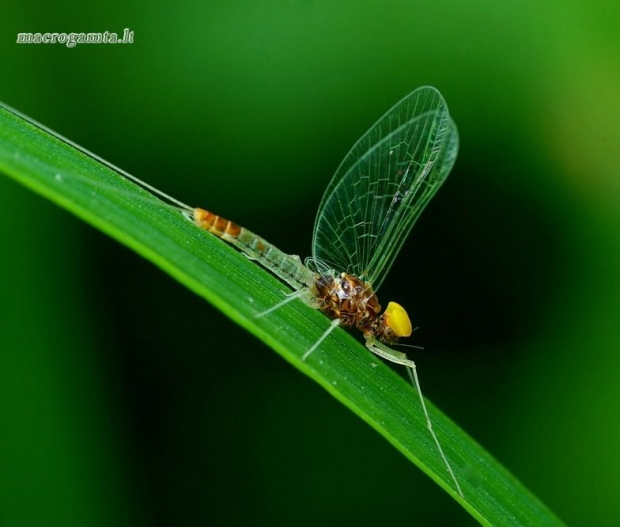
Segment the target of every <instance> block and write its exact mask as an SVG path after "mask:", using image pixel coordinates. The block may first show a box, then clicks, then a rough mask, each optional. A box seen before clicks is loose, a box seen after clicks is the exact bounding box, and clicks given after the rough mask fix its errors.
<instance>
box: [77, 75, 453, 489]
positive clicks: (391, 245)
mask: <svg viewBox="0 0 620 527" xmlns="http://www.w3.org/2000/svg"><path fill="white" fill-rule="evenodd" d="M67 142H69V141H67ZM69 143H70V142H69ZM71 144H72V143H71ZM74 146H77V145H74ZM457 152H458V133H457V129H456V125H455V124H454V121H453V120H452V119H451V118H450V115H449V112H448V106H447V104H446V102H445V100H444V99H443V97H442V96H441V94H440V93H439V91H437V90H436V89H435V88H432V87H430V86H425V87H421V88H418V89H416V90H414V91H413V92H411V93H410V94H409V95H407V96H406V97H404V98H403V99H402V100H401V101H400V102H398V103H396V104H395V105H394V106H393V107H392V108H391V109H390V110H388V111H387V113H385V115H383V117H381V118H380V119H379V120H378V121H377V122H376V123H375V124H374V125H373V126H371V127H370V129H369V130H368V131H367V132H366V133H365V134H364V135H363V136H362V137H361V138H360V139H359V140H358V141H357V143H355V145H354V146H353V148H352V149H351V150H350V151H349V153H348V154H347V155H346V156H345V158H344V160H343V161H342V163H341V164H340V166H339V167H338V169H337V170H336V173H335V175H334V177H333V178H332V180H331V182H330V183H329V185H328V186H327V190H326V191H325V194H324V196H323V199H322V201H321V204H320V206H319V210H318V213H317V217H316V221H315V225H314V234H313V240H312V256H311V257H310V258H307V259H306V260H305V262H304V263H302V261H301V259H300V258H299V257H298V256H294V255H288V254H285V253H284V252H282V251H280V250H279V249H277V248H276V247H275V246H273V245H272V244H270V243H269V242H267V241H266V240H264V239H263V238H261V237H260V236H257V235H256V234H254V233H252V232H250V231H249V230H247V229H245V228H243V227H240V226H239V225H237V224H235V223H233V222H231V221H229V220H226V219H224V218H222V217H220V216H218V215H216V214H214V213H212V212H210V211H207V210H205V209H201V208H195V207H190V206H188V205H186V204H185V203H182V202H180V201H178V200H176V199H175V198H173V197H171V196H169V195H167V194H165V193H163V192H161V191H160V190H158V189H156V188H154V187H152V186H151V185H148V184H147V183H145V182H143V181H142V180H139V179H138V178H135V177H134V176H131V175H130V174H127V173H126V172H124V171H120V172H121V173H122V174H123V175H124V176H126V177H128V178H129V179H131V180H133V181H135V182H136V183H138V184H140V185H141V186H142V187H143V188H145V189H147V190H150V191H151V192H153V193H155V194H157V195H159V196H161V197H163V198H165V199H166V200H168V201H169V202H170V203H172V204H174V206H175V208H177V207H178V208H179V209H180V210H181V211H182V212H183V213H184V214H185V216H187V217H188V218H189V219H191V220H192V221H193V222H194V223H195V224H196V225H197V226H198V227H200V228H201V229H204V230H206V231H208V232H210V233H212V234H214V235H215V236H217V237H219V238H221V239H222V240H224V241H226V242H228V243H229V244H231V245H233V246H234V247H236V248H237V249H239V250H240V251H241V252H243V253H244V254H245V255H246V256H248V257H249V258H251V259H253V260H255V261H256V262H257V263H259V264H261V265H262V266H263V267H265V268H266V269H268V270H269V271H271V272H272V273H273V274H275V275H276V276H277V277H278V278H280V279H281V280H282V281H284V282H286V283H287V284H288V285H289V286H290V287H291V288H292V289H293V290H294V293H291V294H289V295H287V296H286V298H284V299H283V300H282V301H281V302H280V303H278V304H276V305H275V306H273V307H271V308H270V309H268V310H267V311H265V312H263V313H260V314H259V315H257V316H265V315H268V314H269V313H270V312H272V311H273V310H275V309H278V308H280V307H281V306H282V305H284V304H286V303H288V302H290V301H292V300H295V299H297V298H299V299H301V300H303V301H304V302H305V303H306V304H308V305H309V306H311V307H312V308H316V309H318V310H320V311H322V312H323V313H325V314H326V315H327V316H328V317H329V318H330V319H331V323H330V325H329V327H328V328H327V329H326V330H325V332H324V333H323V334H322V336H321V337H320V338H319V339H318V340H317V341H316V342H315V343H314V344H313V345H312V346H311V347H310V348H309V349H308V350H307V351H306V352H305V353H304V355H303V357H302V358H303V360H306V359H308V357H309V356H310V355H311V353H313V352H314V351H315V350H316V349H317V348H318V347H319V346H320V344H321V342H323V341H324V340H325V339H326V338H327V337H328V335H329V334H330V333H331V332H332V331H333V330H335V329H336V328H337V327H338V326H341V327H345V328H353V327H355V328H357V329H359V330H360V331H361V332H362V333H363V335H364V339H365V341H366V347H367V348H368V349H369V350H370V351H371V352H372V353H374V354H376V355H378V356H380V357H382V358H384V359H386V360H388V361H391V362H394V363H397V364H401V365H403V366H406V367H407V370H408V372H409V375H410V377H411V380H412V382H413V384H414V386H415V389H416V390H417V394H418V397H419V399H420V403H421V406H422V410H423V413H424V417H425V419H426V424H427V428H428V430H429V432H430V434H431V436H432V438H433V441H434V443H435V445H436V447H437V450H438V452H439V454H440V456H441V459H442V461H443V463H444V465H445V467H446V469H447V471H448V473H449V475H450V477H451V478H452V480H453V482H454V484H455V487H456V490H457V491H458V493H459V495H460V496H461V497H462V496H463V493H462V491H461V488H460V485H459V483H458V480H457V478H456V476H455V474H454V471H453V470H452V467H451V465H450V463H449V461H448V459H447V457H446V455H445V454H444V452H443V449H442V447H441V444H440V442H439V440H438V438H437V436H436V434H435V431H434V429H433V425H432V422H431V419H430V416H429V414H428V410H427V408H426V404H425V402H424V397H423V396H422V391H421V388H420V383H419V381H418V375H417V372H416V366H415V363H414V362H413V361H412V360H410V359H408V358H407V356H406V355H405V354H404V353H401V352H399V351H395V350H394V349H392V348H391V347H390V346H391V345H394V344H396V343H397V341H398V340H399V339H400V338H402V337H408V336H410V335H411V333H412V325H411V322H410V320H409V316H408V315H407V312H406V311H405V309H404V308H403V307H401V306H400V305H398V304H397V303H395V302H390V303H389V304H388V306H387V308H386V309H385V311H383V312H381V305H380V304H379V301H378V299H377V296H376V291H377V290H378V289H379V287H380V286H381V284H382V283H383V280H384V278H385V276H386V275H387V272H388V270H389V269H390V267H391V266H392V263H393V262H394V259H395V258H396V255H397V254H398V252H399V250H400V248H401V247H402V245H403V243H404V241H405V239H406V237H407V235H408V234H409V232H410V230H411V228H412V227H413V225H414V223H415V222H416V220H417V219H418V217H419V216H420V214H421V213H422V211H423V210H424V208H425V207H426V205H427V204H428V202H429V201H430V200H431V198H432V197H433V196H434V194H435V193H436V192H437V190H438V189H439V187H440V186H441V184H442V183H443V182H444V181H445V179H446V178H447V176H448V174H449V173H450V170H451V169H452V166H453V165H454V162H455V160H456V156H457ZM89 155H91V156H92V154H89ZM92 157H94V158H96V159H99V158H97V156H92ZM115 170H118V169H116V168H115Z"/></svg>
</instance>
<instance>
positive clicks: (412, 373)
mask: <svg viewBox="0 0 620 527" xmlns="http://www.w3.org/2000/svg"><path fill="white" fill-rule="evenodd" d="M366 347H367V348H368V349H369V350H370V351H372V352H373V353H374V354H375V355H379V357H382V358H384V359H386V360H389V361H391V362H395V363H396V364H402V365H403V366H406V367H407V373H408V374H409V378H410V379H411V383H412V384H413V386H414V387H415V389H416V391H417V392H418V396H419V398H420V404H421V405H422V411H423V412H424V417H425V418H426V428H427V429H428V431H429V432H430V434H431V436H432V437H433V441H434V442H435V445H436V446H437V450H438V451H439V455H440V456H441V459H442V460H443V463H444V465H445V466H446V468H447V469H448V473H449V474H450V477H451V478H452V481H454V484H455V485H456V490H457V491H458V493H459V496H461V498H463V497H464V496H463V491H462V490H461V486H460V485H459V482H458V480H457V479H456V476H455V475H454V471H453V470H452V466H451V465H450V463H449V461H448V458H447V457H446V455H445V454H444V452H443V448H441V444H440V443H439V439H437V436H436V435H435V430H434V429H433V423H432V421H431V418H430V416H429V415H428V410H427V409H426V403H425V402H424V396H423V395H422V389H421V388H420V381H419V380H418V372H417V370H416V366H415V363H414V362H413V361H412V360H409V359H408V358H407V356H406V355H405V354H404V353H400V352H398V351H394V350H393V349H390V348H388V347H387V346H385V345H384V344H382V343H381V342H377V341H376V340H374V339H367V340H366Z"/></svg>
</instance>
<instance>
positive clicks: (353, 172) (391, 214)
mask: <svg viewBox="0 0 620 527" xmlns="http://www.w3.org/2000/svg"><path fill="white" fill-rule="evenodd" d="M457 152H458V133H457V130H456V125H455V124H454V122H453V121H452V120H451V119H450V116H449V114H448V106H447V105H446V102H445V101H444V99H443V97H442V96H441V94H440V93H439V92H438V91H437V90H436V89H435V88H432V87H430V86H425V87H422V88H418V89H416V90H414V91H413V92H412V93H410V94H409V95H407V96H406V97H405V98H404V99H402V100H401V101H400V102H398V103H397V104H396V105H395V106H394V107H392V108H391V109H390V110H389V111H388V112H387V113H386V114H385V115H384V116H383V117H381V119H379V120H378V121H377V122H376V123H375V124H374V125H373V126H372V127H371V128H370V130H368V132H366V133H365V134H364V135H363V136H362V137H361V139H360V140H359V141H358V142H357V143H355V145H354V146H353V148H352V149H351V151H350V152H349V153H348V154H347V155H346V157H345V158H344V160H343V161H342V163H341V164H340V166H339V167H338V170H336V174H335V175H334V177H333V178H332V180H331V182H330V183H329V185H328V187H327V190H326V192H325V195H324V196H323V200H322V201H321V205H320V206H319V212H318V214H317V218H316V222H315V225H314V236H313V240H312V256H313V259H314V260H315V262H319V263H320V264H321V266H323V265H326V266H327V267H329V268H331V269H333V270H335V271H338V272H343V271H344V272H347V273H350V274H354V275H355V276H358V277H360V278H362V279H363V280H366V281H368V282H369V283H371V284H372V285H373V287H374V289H375V291H376V290H377V289H378V288H379V286H380V285H381V283H382V282H383V278H384V277H385V275H386V274H387V271H388V270H389V268H390V267H391V265H392V263H393V262H394V258H395V257H396V254H397V253H398V251H399V250H400V248H401V246H402V244H403V243H404V241H405V238H406V237H407V235H408V234H409V231H410V230H411V228H412V227H413V224H414V223H415V221H416V220H417V219H418V217H419V216H420V213H421V212H422V211H423V210H424V207H426V205H427V203H428V202H429V201H430V199H431V198H432V197H433V195H434V194H435V192H437V189H438V188H439V187H440V186H441V184H442V183H443V182H444V180H445V179H446V177H447V176H448V174H449V173H450V170H451V169H452V166H453V165H454V161H455V159H456V155H457Z"/></svg>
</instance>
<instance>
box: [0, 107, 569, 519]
mask: <svg viewBox="0 0 620 527" xmlns="http://www.w3.org/2000/svg"><path fill="white" fill-rule="evenodd" d="M0 171H1V172H3V173H4V174H6V175H8V176H10V177H12V178H14V179H16V180H17V181H19V182H21V183H22V184H24V185H25V186H27V187H29V188H31V189H32V190H34V191H35V192H38V193H39V194H41V195H43V196H45V197H47V198H49V199H50V200H52V201H54V202H56V203H57V204H59V205H61V206H62V207H64V208H65V209H67V210H69V211H71V212H72V213H73V214H75V215H77V216H79V217H80V218H82V219H84V220H85V221H87V222H88V223H90V224H92V225H94V226H95V227H97V228H98V229H101V230H102V231H104V232H106V233H107V234H109V235H110V236H112V237H113V238H115V239H117V240H118V241H120V242H121V243H123V244H125V245H127V246H129V247H131V248H132V249H134V250H135V251H136V252H137V253H139V254H141V255H142V256H144V257H145V258H147V259H148V260H150V261H151V262H153V263H154V264H155V265H157V266H159V267H160V268H161V269H163V270H164V271H166V272H167V273H169V274H170V275H172V276H174V277H175V278H176V279H177V280H178V281H179V282H181V283H182V284H184V285H185V286H187V287H188V288H189V289H191V290H192V291H194V292H195V293H197V294H198V295H200V296H202V297H204V298H205V299H206V300H208V301H209V302H210V303H212V304H213V305H214V306H216V307H217V308H218V309H220V310H221V311H222V312H223V313H225V314H226V315H227V316H229V317H230V318H231V319H233V320H234V321H235V322H237V323H238V324H239V325H240V326H242V327H244V328H245V329H247V330H248V331H250V332H251V333H252V334H254V335H256V336H257V337H258V338H259V339H261V340H262V341H264V342H265V343H266V344H268V345H269V346H270V347H272V348H273V349H274V350H275V351H276V352H278V353H279V354H280V355H282V357H284V358H285V359H286V360H287V361H288V362H290V363H291V364H292V365H293V366H295V367H296V368H298V369H299V370H301V371H302V372H304V373H305V374H306V375H308V376H309V377H311V378H312V379H314V380H315V381H316V382H317V383H318V384H320V385H321V386H322V387H323V388H325V389H326V390H327V391H328V392H329V393H331V394H332V395H333V396H334V397H335V398H336V399H338V400H339V401H341V402H342V403H343V404H345V405H346V406H347V407H349V408H350V409H351V410H352V411H354V412H355V413H356V414H357V415H359V416H360V417H361V418H362V419H363V420H364V421H366V422H367V423H368V424H370V425H371V426H372V427H373V428H375V429H376V430H377V431H378V432H379V433H380V434H381V435H383V436H384V437H385V438H386V439H387V440H388V441H389V442H390V443H392V444H393V445H394V446H395V447H396V448H397V449H398V450H399V451H400V452H402V453H403V454H404V455H405V457H407V458H408V459H409V460H411V461H412V462H413V463H415V464H416V465H417V466H418V467H420V468H421V469H422V470H423V471H424V472H426V473H427V474H428V475H429V476H430V477H431V478H432V479H433V480H434V481H436V482H437V484H438V485H440V486H442V487H443V488H444V489H446V491H448V492H449V493H450V494H451V495H452V496H453V497H454V498H455V499H456V500H457V501H458V502H460V503H461V504H462V505H463V507H465V508H466V509H467V510H468V511H469V512H470V513H471V514H472V516H474V517H475V518H476V519H477V520H478V521H479V522H480V523H481V524H483V525H495V526H499V525H550V526H551V525H562V523H561V521H560V520H559V519H558V518H557V517H556V516H555V515H554V514H553V513H552V512H551V511H549V510H548V509H547V508H546V507H545V506H544V505H543V504H542V503H541V502H540V501H539V500H538V499H537V498H536V497H535V496H533V495H532V494H531V493H530V492H529V491H528V490H527V489H526V488H525V487H524V486H523V485H522V484H521V483H520V482H519V481H517V480H516V479H515V478H514V477H513V476H512V475H511V474H510V473H509V472H508V471H506V470H505V469H504V468H503V467H502V466H501V465H500V464H499V463H498V462H497V461H496V460H495V459H493V458H492V457H491V455H490V454H488V453H487V452H486V451H484V450H483V449H482V448H481V447H480V446H479V445H478V444H477V443H475V442H474V441H473V440H472V439H471V438H470V437H469V436H467V434H465V432H463V431H462V430H460V429H459V428H458V427H457V426H456V425H455V424H454V423H452V422H451V421H450V420H449V419H448V418H447V417H446V416H444V415H443V414H442V413H441V412H439V410H437V409H436V408H435V407H434V406H433V405H432V404H431V403H428V406H429V408H428V410H429V413H430V415H431V419H432V421H433V423H434V426H435V429H436V432H437V435H438V437H439V440H440V441H441V442H442V445H443V448H444V450H445V453H446V456H447V457H448V459H449V460H450V463H451V464H452V467H453V469H454V471H455V473H456V475H457V477H458V478H459V482H460V485H461V487H462V489H463V493H464V496H465V498H464V499H461V498H460V497H459V496H458V494H457V493H456V492H455V490H454V488H453V483H452V481H451V479H450V477H449V475H448V474H447V471H446V469H445V466H444V465H443V463H442V461H441V459H440V457H439V455H438V453H437V451H436V448H435V445H434V444H433V441H432V438H431V437H430V435H429V433H428V431H427V429H426V425H425V420H424V417H423V414H422V411H421V408H420V404H419V400H418V399H417V396H416V394H415V392H414V390H413V388H412V386H411V385H409V384H408V383H407V382H406V381H405V380H404V379H403V378H401V377H400V376H398V375H397V374H396V373H394V372H393V371H392V370H391V369H390V368H389V367H387V366H386V365H385V364H383V363H382V362H381V361H380V360H379V359H377V358H376V357H374V356H373V355H371V354H370V353H369V352H368V351H367V350H366V349H365V348H364V347H363V346H362V345H361V344H360V343H359V342H357V341H356V340H354V339H353V338H352V336H351V335H349V334H347V333H346V332H345V331H343V330H340V329H338V330H336V331H335V332H334V333H333V334H332V335H331V336H330V337H329V338H328V339H327V340H326V341H325V342H324V343H323V344H322V345H321V346H320V348H319V349H318V350H317V351H316V352H315V353H314V354H313V355H312V356H311V357H310V358H309V359H308V361H307V362H303V361H302V360H301V356H302V355H303V353H304V352H305V351H306V350H307V349H308V348H309V347H310V346H311V345H312V344H313V343H314V342H316V340H317V339H318V338H319V337H320V336H321V335H322V333H323V332H324V331H325V329H326V328H327V326H328V323H329V322H328V320H327V319H326V317H325V316H323V315H322V314H321V313H319V312H317V311H314V310H312V309H310V308H308V307H307V306H305V305H304V304H302V302H300V301H293V302H291V303H289V304H287V305H286V306H284V307H282V308H281V309H278V310H276V311H275V312H273V313H271V314H269V315H268V316H265V317H262V318H255V315H256V314H257V313H260V312H262V311H264V310H266V309H267V308H269V307H271V306H273V305H274V304H275V303H277V302H279V301H281V300H282V298H283V295H284V293H286V292H288V290H287V289H286V287H285V286H284V285H282V284H281V283H280V282H279V281H278V280H277V279H275V278H274V277H273V276H271V275H270V274H269V273H267V272H265V271H264V270H263V269H261V268H260V267H259V266H257V265H255V264H254V263H253V262H251V261H250V260H248V259H247V258H246V257H244V256H243V255H241V254H239V253H238V252H236V251H235V250H234V249H232V248H231V247H229V246H227V245H226V244H225V243H224V242H222V241H221V240H219V239H217V238H215V237H214V236H211V235H210V234H208V233H206V232H203V231H201V230H200V229H198V228H196V227H195V226H194V225H193V224H192V223H191V222H189V221H187V219H185V218H183V217H182V215H181V214H180V213H179V212H177V211H175V210H171V209H170V208H165V207H162V206H161V203H160V202H158V201H157V200H156V199H154V198H153V197H152V196H150V194H148V193H146V192H145V191H144V190H142V189H141V188H139V187H137V186H136V185H134V184H133V183H131V182H129V181H127V180H126V179H124V178H122V177H121V176H119V174H118V173H117V172H115V171H114V170H113V169H112V168H110V167H109V166H107V165H106V164H103V163H102V162H100V161H98V160H97V159H94V158H93V157H91V156H89V155H87V154H85V153H84V152H82V151H80V150H78V149H76V148H75V147H74V146H72V145H70V144H68V143H66V142H65V141H63V140H62V139H60V138H58V137H57V136H55V135H53V134H51V133H49V132H48V131H45V130H44V129H41V128H40V127H38V126H36V125H34V124H32V123H31V122H29V121H27V120H25V119H24V118H23V117H21V116H19V115H17V114H16V113H14V112H13V111H12V110H10V109H7V108H0ZM249 227H250V228H251V226H249ZM404 506H406V505H404Z"/></svg>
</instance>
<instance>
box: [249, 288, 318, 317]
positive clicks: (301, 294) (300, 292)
mask: <svg viewBox="0 0 620 527" xmlns="http://www.w3.org/2000/svg"><path fill="white" fill-rule="evenodd" d="M304 295H306V290H304V289H299V290H298V291H293V292H292V293H287V295H286V296H285V297H284V300H282V301H280V302H278V303H277V304H276V305H275V306H272V307H270V308H269V309H267V310H265V311H263V312H261V313H258V314H256V315H254V318H261V317H264V316H265V315H268V314H269V313H272V312H273V311H275V310H276V309H280V308H281V307H282V306H285V305H286V304H288V303H289V302H292V301H293V300H295V299H296V298H302V299H303V297H304Z"/></svg>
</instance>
